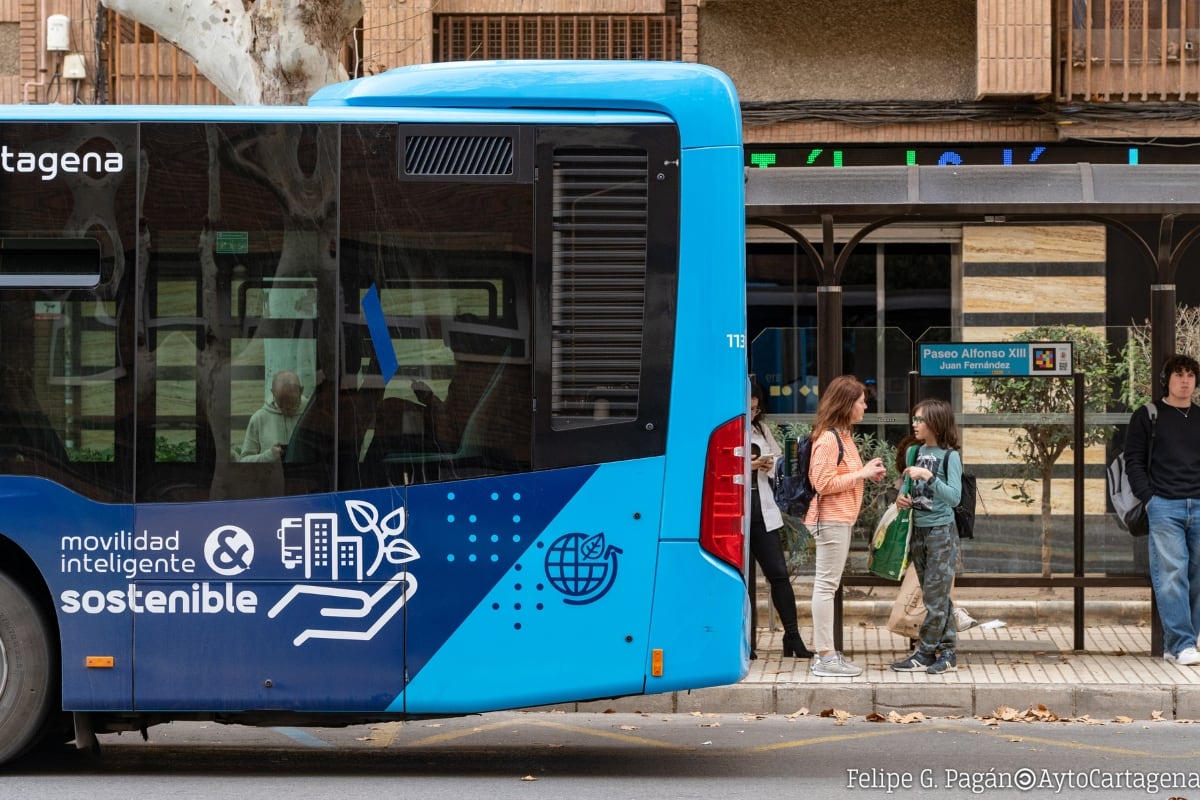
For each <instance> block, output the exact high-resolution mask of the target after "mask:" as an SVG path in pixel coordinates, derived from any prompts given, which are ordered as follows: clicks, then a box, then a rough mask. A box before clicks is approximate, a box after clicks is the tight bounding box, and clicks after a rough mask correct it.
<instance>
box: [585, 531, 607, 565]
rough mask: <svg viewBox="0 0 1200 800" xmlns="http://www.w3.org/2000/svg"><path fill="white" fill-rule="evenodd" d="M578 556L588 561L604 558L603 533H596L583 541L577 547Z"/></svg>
mask: <svg viewBox="0 0 1200 800" xmlns="http://www.w3.org/2000/svg"><path fill="white" fill-rule="evenodd" d="M579 554H580V555H581V556H583V557H584V558H586V559H588V560H589V561H599V560H600V559H602V558H604V533H603V532H601V533H597V534H596V535H595V536H592V537H589V538H588V539H586V540H584V542H583V544H582V545H580V546H579Z"/></svg>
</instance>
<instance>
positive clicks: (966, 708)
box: [538, 681, 1200, 721]
mask: <svg viewBox="0 0 1200 800" xmlns="http://www.w3.org/2000/svg"><path fill="white" fill-rule="evenodd" d="M1005 706H1007V707H1009V708H1013V709H1016V710H1017V711H1018V712H1025V711H1026V710H1028V709H1029V708H1031V707H1035V708H1036V707H1037V706H1044V707H1045V710H1046V712H1048V713H1050V714H1054V715H1055V716H1057V717H1058V718H1059V719H1064V720H1065V719H1077V718H1080V717H1084V716H1086V717H1088V718H1090V719H1093V720H1098V721H1105V720H1113V719H1116V718H1118V717H1128V718H1131V719H1138V720H1152V719H1162V720H1195V719H1200V686H1170V685H1159V686H1154V685H1150V686H1131V685H1129V684H1097V685H1092V686H1048V685H1045V684H1040V683H1011V684H1005V685H1002V686H1001V685H986V686H985V685H973V684H951V683H943V682H940V681H939V682H937V683H934V682H933V681H930V682H929V683H927V684H848V683H828V684H816V683H813V682H805V683H789V684H774V683H747V682H745V681H743V682H742V683H738V684H733V685H731V686H717V687H713V688H709V689H695V690H693V691H690V692H670V693H666V694H659V695H646V696H644V697H624V698H619V699H616V700H598V701H592V702H588V703H575V704H564V705H561V706H553V707H549V708H547V709H538V710H556V711H566V712H578V713H614V712H616V713H643V714H686V713H706V714H795V713H796V712H797V711H799V710H801V709H808V713H809V714H811V715H816V714H820V713H821V712H822V711H823V710H826V709H838V710H840V711H846V712H848V713H850V714H853V715H855V716H867V715H868V714H872V713H874V714H878V715H880V716H883V717H886V716H887V715H888V714H890V713H891V712H893V711H894V712H896V713H898V714H901V715H904V714H911V713H913V712H918V711H919V712H921V713H922V714H924V715H925V716H928V717H961V716H968V717H988V716H992V715H993V714H994V712H995V711H996V710H997V709H998V708H1001V707H1005Z"/></svg>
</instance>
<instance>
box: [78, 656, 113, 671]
mask: <svg viewBox="0 0 1200 800" xmlns="http://www.w3.org/2000/svg"><path fill="white" fill-rule="evenodd" d="M83 663H84V666H86V667H87V668H88V669H112V668H113V657H112V656H88V657H87V658H86V659H84V662H83Z"/></svg>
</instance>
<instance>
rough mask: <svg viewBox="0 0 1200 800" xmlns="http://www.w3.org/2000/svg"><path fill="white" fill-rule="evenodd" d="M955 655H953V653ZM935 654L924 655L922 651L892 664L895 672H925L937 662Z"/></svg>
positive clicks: (917, 651)
mask: <svg viewBox="0 0 1200 800" xmlns="http://www.w3.org/2000/svg"><path fill="white" fill-rule="evenodd" d="M951 655H953V653H951ZM936 660H937V659H935V658H934V657H933V653H922V652H921V651H920V650H915V651H913V654H912V655H911V656H909V657H908V658H906V659H904V660H903V661H897V662H896V663H895V664H892V671H893V672H925V671H927V670H928V669H929V667H930V666H931V665H932V664H933V663H934V662H935V661H936Z"/></svg>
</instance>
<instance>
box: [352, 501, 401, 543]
mask: <svg viewBox="0 0 1200 800" xmlns="http://www.w3.org/2000/svg"><path fill="white" fill-rule="evenodd" d="M400 510H403V509H400ZM346 513H347V514H349V515H350V522H351V523H353V525H354V527H355V528H356V529H357V530H358V532H359V533H375V534H376V535H378V533H379V529H378V528H377V527H376V525H377V523H378V522H379V511H378V509H376V508H375V506H374V505H372V504H371V503H368V502H367V501H366V500H347V501H346ZM393 513H395V512H393ZM389 516H391V515H389Z"/></svg>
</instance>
